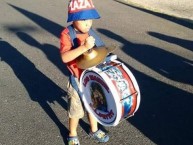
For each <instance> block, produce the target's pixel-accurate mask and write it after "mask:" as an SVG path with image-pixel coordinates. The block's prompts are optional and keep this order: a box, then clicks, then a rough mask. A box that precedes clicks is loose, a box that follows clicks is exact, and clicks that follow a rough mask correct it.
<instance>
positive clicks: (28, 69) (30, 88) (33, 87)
mask: <svg viewBox="0 0 193 145" xmlns="http://www.w3.org/2000/svg"><path fill="white" fill-rule="evenodd" d="M0 48H1V49H0V58H1V61H4V62H5V63H7V64H8V65H9V66H10V67H11V68H12V70H13V72H14V74H15V76H16V77H17V78H18V79H19V80H20V81H21V83H22V84H23V86H24V87H25V89H26V90H27V92H28V94H29V96H30V98H31V100H33V101H35V102H37V103H38V104H39V105H40V106H41V107H42V109H43V110H44V111H45V112H46V113H47V115H48V116H49V117H50V118H51V119H52V120H53V122H54V123H55V124H56V125H57V127H58V128H59V130H60V132H61V135H62V137H63V138H64V141H65V139H66V136H67V133H68V129H67V128H66V127H65V126H64V125H63V124H62V123H61V122H60V120H59V119H58V117H57V116H56V114H55V113H54V111H53V110H52V108H51V107H50V105H49V104H50V103H54V102H58V103H59V104H60V105H61V106H62V107H63V108H64V109H67V104H66V102H65V100H64V99H63V98H62V97H64V96H66V92H65V91H64V90H63V89H61V88H60V87H59V86H57V85H56V84H55V83H54V82H53V81H52V80H50V79H49V78H48V77H46V76H45V75H44V74H43V73H42V72H40V71H39V70H38V69H37V68H36V67H35V65H34V64H33V63H32V62H31V61H30V60H28V59H27V58H26V57H25V56H24V55H23V54H21V53H20V52H19V51H17V49H16V48H14V47H13V46H11V45H10V44H9V43H7V42H5V41H0Z"/></svg>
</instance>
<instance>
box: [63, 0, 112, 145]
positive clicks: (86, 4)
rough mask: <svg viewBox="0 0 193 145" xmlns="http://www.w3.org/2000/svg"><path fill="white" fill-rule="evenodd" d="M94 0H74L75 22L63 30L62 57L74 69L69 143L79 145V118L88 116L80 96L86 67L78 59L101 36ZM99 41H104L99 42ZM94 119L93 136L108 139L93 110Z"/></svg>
mask: <svg viewBox="0 0 193 145" xmlns="http://www.w3.org/2000/svg"><path fill="white" fill-rule="evenodd" d="M99 18H100V16H99V14H98V12H97V11H96V9H95V7H94V5H93V2H92V0H70V2H69V7H68V20H67V22H72V24H71V25H69V26H68V27H67V28H65V29H64V30H63V31H62V33H61V38H60V53H61V58H62V61H63V62H64V63H65V64H66V65H67V67H68V69H69V70H70V72H71V75H70V77H69V83H68V91H67V92H68V115H69V137H68V144H70V145H74V144H77V145H79V144H80V143H79V140H78V136H77V127H78V123H79V119H80V118H82V117H83V116H84V109H83V108H84V107H83V106H82V105H83V104H82V103H81V100H80V95H81V93H80V91H79V87H78V86H79V78H80V75H81V73H82V71H83V70H81V69H79V68H78V67H77V64H76V61H75V59H76V58H77V57H78V56H80V55H82V54H83V53H84V52H86V51H88V50H89V49H92V48H93V47H95V46H96V44H97V43H96V42H95V41H101V40H99V37H97V36H96V34H94V35H93V36H91V33H89V32H90V29H91V26H92V22H93V19H99ZM98 45H101V46H102V45H104V43H102V42H101V43H99V44H98ZM88 120H89V123H90V134H89V135H90V136H91V137H93V138H94V139H96V140H97V141H98V142H107V141H108V140H109V136H108V135H106V134H105V133H104V132H103V131H101V130H100V129H98V123H97V121H96V120H95V118H94V117H93V116H92V114H89V113H88Z"/></svg>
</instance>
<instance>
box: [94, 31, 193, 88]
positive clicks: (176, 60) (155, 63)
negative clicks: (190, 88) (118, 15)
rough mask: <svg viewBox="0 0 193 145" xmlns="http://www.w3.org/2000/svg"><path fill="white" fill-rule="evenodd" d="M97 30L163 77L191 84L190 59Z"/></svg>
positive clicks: (192, 79) (192, 78)
mask: <svg viewBox="0 0 193 145" xmlns="http://www.w3.org/2000/svg"><path fill="white" fill-rule="evenodd" d="M98 31H99V32H100V33H102V34H104V35H106V36H107V37H110V38H112V39H114V40H116V41H119V42H121V43H122V44H124V46H123V47H122V51H124V52H125V53H126V54H128V55H129V56H131V57H133V58H135V59H136V60H137V61H139V62H141V63H142V64H144V65H145V66H147V67H149V68H151V69H152V70H154V71H156V72H157V73H159V74H161V75H163V76H164V77H166V78H168V79H171V80H174V81H177V82H181V83H185V84H189V85H193V77H191V76H192V75H191V74H193V66H192V65H190V64H191V63H192V61H190V60H188V59H186V58H183V57H181V56H178V55H175V54H173V53H170V52H168V51H165V50H163V49H160V48H157V47H154V46H151V45H143V44H135V43H132V42H129V41H127V40H126V39H124V38H123V37H121V36H119V35H117V34H115V33H113V32H111V31H108V30H104V29H98ZM184 45H185V44H184ZM184 70H187V71H184ZM182 74H183V75H182Z"/></svg>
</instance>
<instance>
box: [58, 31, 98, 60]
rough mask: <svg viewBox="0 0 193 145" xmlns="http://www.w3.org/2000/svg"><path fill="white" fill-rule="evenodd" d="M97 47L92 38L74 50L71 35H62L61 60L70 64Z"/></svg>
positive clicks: (88, 38)
mask: <svg viewBox="0 0 193 145" xmlns="http://www.w3.org/2000/svg"><path fill="white" fill-rule="evenodd" d="M94 45H95V39H94V37H92V36H89V37H87V38H86V40H85V42H84V44H83V45H81V46H79V47H77V48H75V49H71V48H72V44H71V40H70V37H69V35H67V34H62V35H61V38H60V52H61V58H62V61H63V62H64V63H67V62H70V61H72V60H74V59H76V58H77V57H78V56H80V55H81V54H83V53H84V52H86V51H88V50H89V49H91V48H93V47H94Z"/></svg>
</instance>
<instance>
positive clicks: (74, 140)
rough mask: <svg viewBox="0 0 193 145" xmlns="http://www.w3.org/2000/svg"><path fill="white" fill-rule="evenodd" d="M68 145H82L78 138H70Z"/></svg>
mask: <svg viewBox="0 0 193 145" xmlns="http://www.w3.org/2000/svg"><path fill="white" fill-rule="evenodd" d="M67 140H68V145H80V142H79V140H78V137H77V136H75V137H68V139H67Z"/></svg>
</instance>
